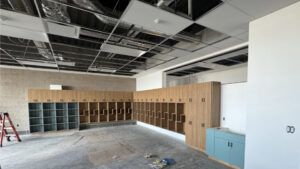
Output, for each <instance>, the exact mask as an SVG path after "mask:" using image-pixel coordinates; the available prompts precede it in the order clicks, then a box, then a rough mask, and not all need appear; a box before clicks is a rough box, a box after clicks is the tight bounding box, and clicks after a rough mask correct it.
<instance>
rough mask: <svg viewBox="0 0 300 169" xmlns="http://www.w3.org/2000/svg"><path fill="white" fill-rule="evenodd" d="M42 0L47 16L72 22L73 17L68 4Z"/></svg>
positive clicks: (64, 0)
mask: <svg viewBox="0 0 300 169" xmlns="http://www.w3.org/2000/svg"><path fill="white" fill-rule="evenodd" d="M60 1H63V2H66V0H60ZM41 2H42V8H43V11H44V13H45V15H46V17H47V18H50V19H53V20H56V21H61V22H67V23H71V19H70V17H69V14H68V12H67V7H66V6H63V5H60V4H56V3H52V2H49V1H47V0H41Z"/></svg>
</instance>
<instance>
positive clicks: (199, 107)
mask: <svg viewBox="0 0 300 169" xmlns="http://www.w3.org/2000/svg"><path fill="white" fill-rule="evenodd" d="M188 86H189V87H188V89H185V90H188V93H189V96H190V97H189V98H188V101H187V102H186V107H187V108H186V111H187V123H186V143H187V144H188V145H189V146H191V147H193V148H195V149H197V150H200V151H205V149H206V128H211V127H217V126H219V124H220V88H221V84H220V83H218V82H209V83H201V84H192V85H188Z"/></svg>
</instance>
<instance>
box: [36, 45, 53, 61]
mask: <svg viewBox="0 0 300 169" xmlns="http://www.w3.org/2000/svg"><path fill="white" fill-rule="evenodd" d="M33 43H34V44H35V46H36V47H37V50H38V51H39V53H40V54H41V55H42V56H44V57H45V58H47V59H51V58H52V53H51V51H50V50H49V49H47V46H46V44H45V43H43V42H38V41H33Z"/></svg>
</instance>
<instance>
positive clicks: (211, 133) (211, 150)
mask: <svg viewBox="0 0 300 169" xmlns="http://www.w3.org/2000/svg"><path fill="white" fill-rule="evenodd" d="M206 154H207V155H209V156H214V155H215V130H213V129H206Z"/></svg>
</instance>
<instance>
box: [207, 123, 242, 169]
mask: <svg viewBox="0 0 300 169" xmlns="http://www.w3.org/2000/svg"><path fill="white" fill-rule="evenodd" d="M206 154H207V155H208V156H211V157H214V158H216V159H219V160H222V161H224V162H227V163H229V164H232V165H234V166H237V167H240V168H244V156H245V136H244V135H241V134H237V133H233V132H231V131H229V130H228V129H223V128H209V129H207V130H206Z"/></svg>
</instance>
